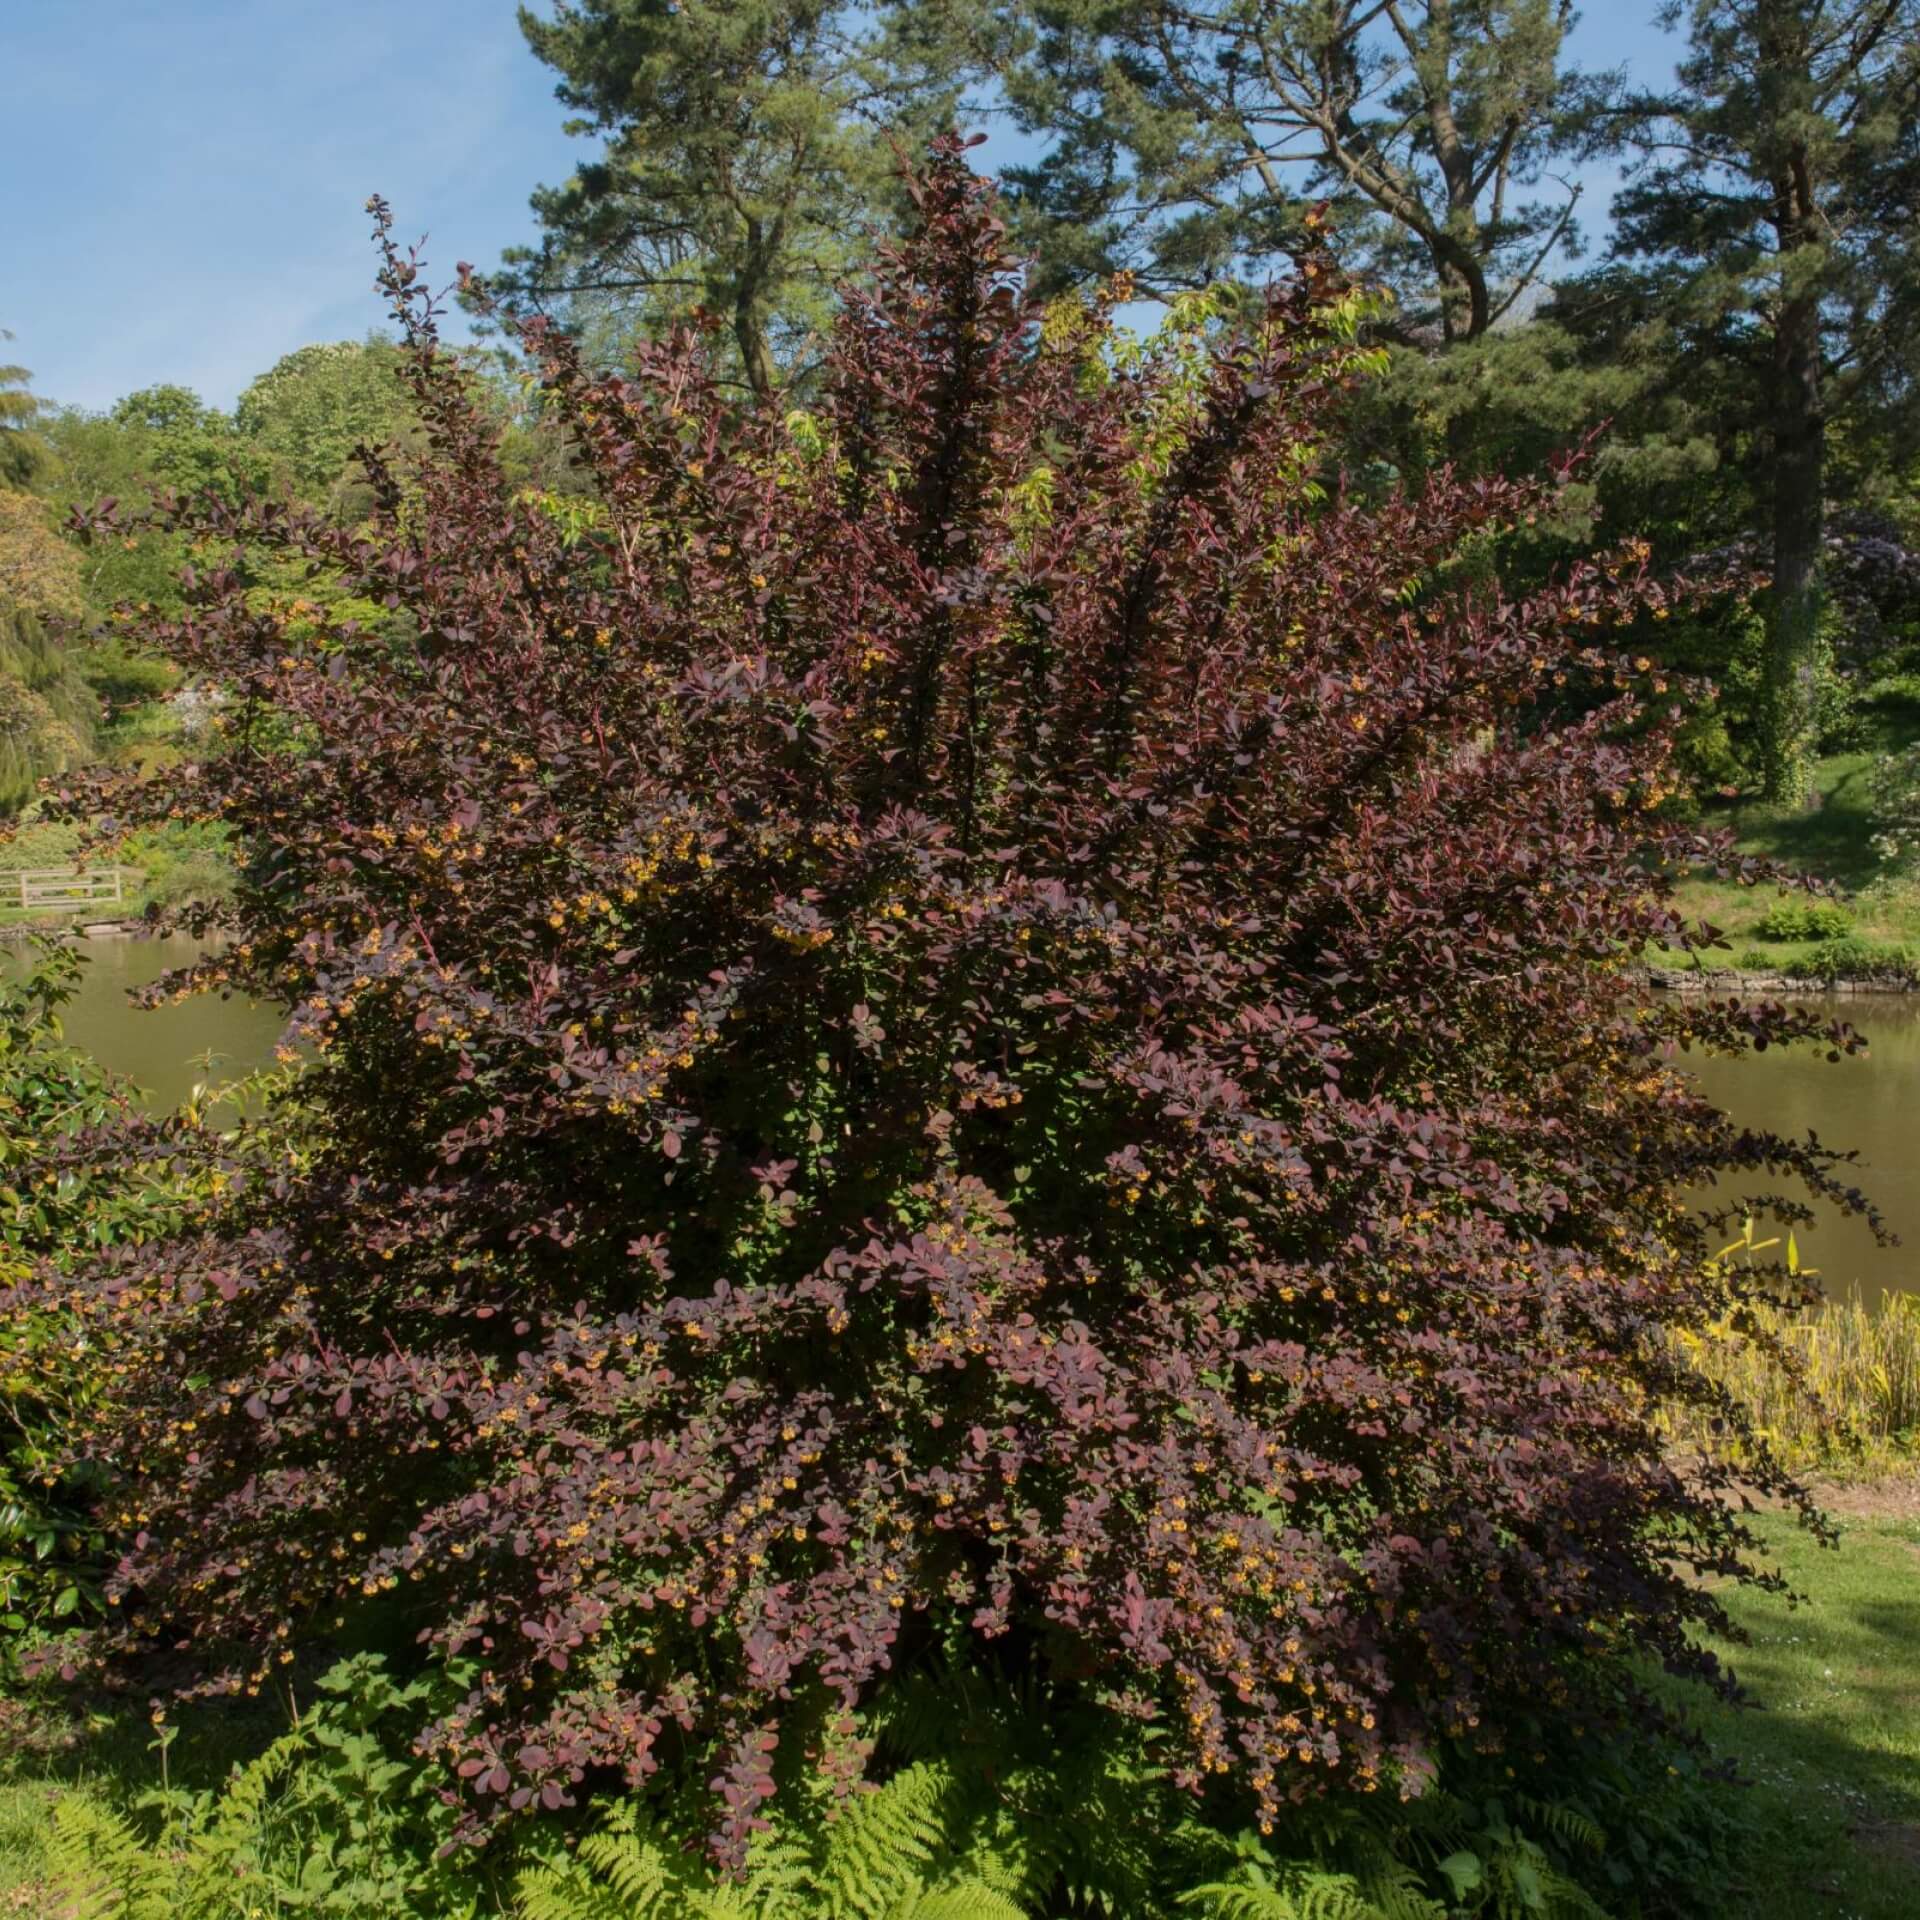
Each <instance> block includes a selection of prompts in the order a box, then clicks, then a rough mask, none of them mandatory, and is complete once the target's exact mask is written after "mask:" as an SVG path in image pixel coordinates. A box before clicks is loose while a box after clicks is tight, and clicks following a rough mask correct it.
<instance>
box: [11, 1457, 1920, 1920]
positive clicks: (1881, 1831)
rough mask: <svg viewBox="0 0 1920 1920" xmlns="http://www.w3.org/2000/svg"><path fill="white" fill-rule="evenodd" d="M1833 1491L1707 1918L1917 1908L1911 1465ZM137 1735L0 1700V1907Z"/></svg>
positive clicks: (1765, 1605) (1760, 1684)
mask: <svg viewBox="0 0 1920 1920" xmlns="http://www.w3.org/2000/svg"><path fill="white" fill-rule="evenodd" d="M1831 1504H1832V1505H1833V1507H1834V1509H1835V1511H1836V1513H1837V1515H1838V1517H1839V1519H1840V1521H1841V1525H1842V1528H1843V1544H1842V1547H1841V1550H1840V1551H1839V1552H1838V1553H1835V1552H1832V1551H1828V1550H1826V1549H1823V1548H1820V1547H1818V1546H1816V1545H1815V1544H1813V1543H1812V1542H1811V1541H1810V1540H1808V1539H1807V1537H1806V1536H1805V1535H1804V1534H1803V1533H1801V1532H1799V1531H1798V1530H1797V1529H1796V1528H1795V1527H1794V1526H1793V1525H1792V1524H1791V1523H1790V1522H1789V1521H1787V1520H1785V1519H1783V1518H1780V1517H1777V1516H1773V1515H1767V1516H1763V1517H1762V1519H1761V1521H1760V1523H1759V1524H1760V1528H1761V1531H1762V1532H1763V1533H1764V1535H1765V1537H1766V1539H1767V1542H1768V1544H1769V1546H1770V1548H1771V1549H1772V1550H1773V1551H1774V1553H1775V1554H1776V1555H1777V1556H1778V1558H1779V1560H1780V1562H1781V1564H1782V1565H1783V1567H1784V1568H1785V1570H1786V1572H1787V1573H1788V1575H1789V1577H1790V1578H1791V1580H1792V1582H1793V1584H1794V1586H1795V1587H1796V1588H1797V1589H1798V1590H1799V1591H1800V1592H1801V1593H1803V1594H1804V1595H1805V1596H1806V1598H1805V1600H1804V1601H1803V1602H1802V1603H1801V1604H1800V1605H1798V1606H1789V1605H1788V1604H1787V1603H1786V1602H1785V1601H1782V1600H1779V1599H1774V1598H1770V1597H1767V1596H1764V1595H1755V1594H1751V1593H1736V1594H1734V1595H1732V1596H1730V1598H1729V1602H1728V1604H1729V1608H1730V1611H1731V1612H1732V1613H1733V1615H1734V1616H1735V1618H1736V1619H1737V1620H1738V1621H1739V1622H1740V1624H1741V1625H1742V1626H1743V1627H1744V1628H1745V1629H1746V1631H1747V1632H1748V1633H1749V1634H1750V1635H1751V1637H1752V1644H1751V1645H1750V1646H1746V1647H1728V1648H1724V1649H1723V1651H1724V1652H1725V1653H1726V1654H1727V1656H1728V1657H1729V1658H1730V1659H1731V1660H1732V1661H1733V1662H1734V1663H1735V1665H1736V1668H1737V1671H1738V1672H1739V1673H1740V1675H1741V1677H1742V1679H1743V1680H1744V1681H1745V1682H1746V1683H1747V1685H1748V1686H1749V1687H1750V1689H1751V1690H1752V1692H1753V1693H1754V1694H1755V1696H1756V1697H1757V1699H1758V1701H1759V1703H1760V1704H1759V1705H1758V1706H1757V1707H1755V1708H1751V1709H1735V1708H1722V1707H1715V1708H1712V1709H1709V1710H1707V1711H1705V1712H1704V1713H1703V1714H1701V1715H1700V1720H1701V1724H1702V1727H1703V1730H1704V1731H1705V1732H1706V1734H1707V1736H1708V1737H1709V1739H1710V1740H1711V1741H1712V1743H1713V1744H1714V1746H1715V1747H1716V1749H1718V1750H1719V1751H1720V1752H1722V1753H1726V1754H1731V1755H1732V1756H1734V1757H1735V1758H1736V1759H1737V1761H1738V1763H1739V1766H1740V1769H1741V1772H1742V1773H1743V1775H1744V1776H1745V1777H1746V1781H1747V1784H1746V1785H1744V1786H1740V1787H1732V1788H1727V1789H1725V1791H1727V1792H1728V1793H1729V1794H1731V1795H1733V1796H1734V1804H1735V1807H1736V1809H1737V1817H1738V1820H1739V1824H1740V1825H1741V1827H1742V1828H1743V1830H1744V1832H1745V1835H1746V1839H1745V1841H1744V1844H1743V1846H1742V1849H1741V1854H1740V1860H1739V1864H1738V1866H1737V1867H1736V1870H1735V1872H1734V1875H1733V1877H1732V1879H1731V1880H1730V1881H1729V1883H1728V1884H1727V1885H1725V1886H1724V1887H1722V1888H1720V1889H1719V1905H1718V1911H1719V1914H1720V1916H1721V1920H1914V1916H1915V1915H1916V1914H1920V1479H1912V1478H1909V1479H1903V1480H1897V1481H1882V1482H1878V1483H1875V1484H1872V1485H1869V1486H1866V1487H1862V1488H1855V1489H1845V1488H1843V1489H1836V1490H1835V1491H1834V1493H1833V1495H1832V1496H1831ZM230 1731H231V1730H230ZM220 1737H221V1736H220V1733H219V1730H218V1729H217V1728H213V1729H210V1730H209V1731H207V1732H205V1733H203V1734H202V1735H201V1736H200V1744H201V1747H202V1750H201V1751H199V1752H195V1751H194V1750H193V1748H192V1747H191V1745H189V1744H187V1743H183V1745H182V1746H181V1747H180V1748H177V1749H176V1750H175V1756H174V1764H175V1769H176V1777H179V1776H180V1775H181V1774H186V1775H188V1776H189V1777H197V1778H199V1779H202V1780H211V1779H213V1778H217V1776H218V1774H219V1772H220V1771H221V1768H222V1767H223V1765H224V1764H225V1763H226V1762H227V1760H229V1759H230V1758H231V1757H232V1752H233V1748H232V1746H231V1745H229V1747H228V1750H227V1752H225V1753H222V1752H219V1751H217V1750H216V1748H215V1747H212V1746H208V1745H207V1744H206V1743H207V1741H209V1740H212V1741H215V1742H217V1741H218V1740H219V1739H220ZM150 1740H151V1729H150V1728H149V1727H147V1726H146V1724H145V1723H144V1721H142V1720H140V1719H138V1718H133V1719H128V1720H120V1721H108V1720H102V1721H100V1722H98V1723H96V1725H95V1726H94V1727H93V1728H92V1729H86V1728H66V1729H63V1728H61V1727H60V1726H59V1725H58V1723H50V1722H49V1721H47V1720H46V1718H45V1717H44V1716H36V1715H33V1714H30V1713H28V1712H27V1711H26V1710H25V1709H23V1708H20V1707H13V1708H9V1707H7V1706H6V1705H5V1703H4V1702H0V1916H4V1915H8V1914H21V1915H33V1916H37V1917H43V1920H52V1916H54V1915H55V1914H56V1913H57V1912H58V1909H57V1908H56V1907H55V1906H54V1904H53V1900H52V1895H51V1893H50V1890H49V1889H48V1887H47V1884H46V1880H45V1875H44V1868H45V1859H44V1852H43V1845H44V1840H43V1836H44V1834H45V1832H46V1828H47V1823H48V1820H49V1817H50V1809H51V1807H52V1805H53V1802H54V1800H55V1798H56V1797H57V1796H58V1795H60V1794H63V1793H93V1794H100V1795H104V1796H107V1797H109V1798H112V1799H114V1800H116V1801H118V1802H120V1803H121V1804H124V1803H125V1802H126V1801H127V1800H128V1799H129V1798H131V1797H132V1796H133V1795H135V1794H137V1793H138V1792H140V1791H142V1790H143V1789H145V1788H148V1787H151V1786H155V1785H157V1784H158V1774H157V1771H156V1765H155V1761H154V1759H153V1756H152V1754H151V1752H150V1750H149V1742H150ZM394 1920H401V1917H400V1916H398V1915H396V1916H395V1917H394Z"/></svg>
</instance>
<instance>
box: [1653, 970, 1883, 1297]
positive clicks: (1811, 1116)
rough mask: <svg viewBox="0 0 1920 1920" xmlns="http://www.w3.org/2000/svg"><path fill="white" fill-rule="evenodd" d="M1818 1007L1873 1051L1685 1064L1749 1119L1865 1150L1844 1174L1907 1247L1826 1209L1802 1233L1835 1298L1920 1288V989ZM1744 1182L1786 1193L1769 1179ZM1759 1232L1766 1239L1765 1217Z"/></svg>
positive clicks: (1710, 1091)
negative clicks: (1883, 1242)
mask: <svg viewBox="0 0 1920 1920" xmlns="http://www.w3.org/2000/svg"><path fill="white" fill-rule="evenodd" d="M1814 1004H1817V1005H1818V1006H1819V1007H1820V1008H1821V1009H1822V1011H1823V1012H1825V1013H1827V1014H1829V1015H1831V1016H1833V1017H1834V1018H1837V1019H1841V1020H1847V1021H1851V1022H1852V1024H1853V1025H1854V1026H1856V1027H1858V1028H1859V1029H1860V1031H1861V1032H1862V1033H1863V1034H1865V1035H1866V1037H1867V1040H1868V1043H1869V1050H1868V1052H1867V1053H1866V1054H1864V1055H1856V1056H1855V1057H1853V1058H1852V1059H1846V1058H1842V1059H1841V1060H1840V1061H1839V1062H1838V1064H1829V1063H1828V1061H1827V1057H1826V1055H1825V1054H1822V1053H1815V1052H1812V1051H1811V1050H1806V1051H1802V1050H1797V1049H1796V1050H1790V1051H1786V1052H1782V1051H1780V1050H1778V1049H1770V1050H1769V1051H1768V1052H1766V1053H1763V1054H1748V1055H1746V1056H1744V1057H1743V1058H1741V1059H1737V1060H1703V1061H1702V1060H1696V1061H1683V1062H1682V1063H1681V1064H1682V1065H1685V1066H1688V1067H1689V1068H1690V1069H1691V1070H1692V1071H1693V1073H1694V1074H1695V1075H1696V1077H1697V1078H1698V1080H1699V1082H1700V1085H1701V1087H1702V1089H1703V1090H1704V1091H1705V1093H1706V1094H1707V1096H1708V1097H1709V1098H1710V1099H1712V1100H1714V1101H1717V1102H1718V1103H1719V1105H1720V1106H1721V1107H1723V1108H1724V1109H1725V1110H1726V1111H1727V1112H1728V1113H1729V1114H1731V1115H1732V1116H1733V1118H1734V1119H1736V1120H1738V1121H1740V1122H1742V1123H1743V1124H1744V1125H1746V1126H1750V1127H1765V1128H1767V1129H1769V1130H1770V1131H1772V1132H1774V1133H1778V1134H1784V1135H1786V1136H1787V1137H1788V1138H1791V1139H1805V1138H1806V1136H1807V1134H1808V1133H1809V1132H1811V1133H1813V1134H1814V1135H1815V1136H1816V1137H1817V1138H1818V1139H1819V1141H1820V1144H1821V1145H1822V1146H1826V1147H1839V1148H1850V1149H1852V1150H1853V1151H1854V1152H1856V1153H1858V1154H1859V1156H1860V1159H1859V1164H1858V1167H1857V1168H1856V1169H1855V1171H1854V1172H1853V1173H1852V1174H1851V1175H1850V1176H1849V1175H1843V1176H1842V1177H1843V1178H1848V1179H1850V1182H1851V1184H1852V1185H1854V1186H1856V1187H1859V1188H1860V1189H1861V1190H1862V1191H1863V1192H1864V1193H1865V1194H1866V1195H1867V1197H1868V1198H1869V1199H1870V1200H1871V1201H1873V1203H1874V1204H1875V1205H1876V1206H1877V1207H1879V1209H1880V1211H1881V1213H1882V1214H1883V1215H1884V1216H1885V1217H1886V1223H1887V1225H1888V1226H1889V1227H1890V1228H1891V1229H1892V1230H1893V1231H1894V1232H1895V1233H1896V1234H1898V1235H1899V1236H1900V1239H1901V1240H1902V1242H1903V1243H1904V1244H1902V1245H1900V1246H1895V1247H1882V1246H1879V1245H1876V1244H1875V1241H1874V1238H1873V1235H1872V1234H1871V1233H1870V1232H1868V1230H1867V1226H1866V1223H1865V1222H1864V1221H1863V1220H1859V1219H1855V1218H1849V1217H1847V1216H1846V1215H1844V1214H1841V1213H1838V1212H1837V1211H1835V1210H1834V1209H1832V1208H1822V1209H1821V1210H1820V1212H1819V1217H1818V1219H1817V1220H1816V1222H1815V1224H1814V1225H1813V1226H1812V1227H1811V1228H1806V1229H1802V1230H1799V1231H1798V1232H1797V1234H1796V1238H1797V1239H1798V1241H1799V1249H1800V1258H1801V1260H1802V1262H1803V1263H1804V1264H1805V1265H1808V1266H1811V1267H1814V1268H1815V1269H1817V1270H1818V1273H1819V1276H1820V1284H1821V1285H1822V1286H1823V1287H1824V1288H1825V1289H1826V1291H1827V1292H1828V1293H1829V1294H1836V1295H1844V1294H1847V1293H1849V1292H1851V1291H1853V1290H1854V1289H1856V1288H1857V1289H1858V1290H1859V1292H1860V1293H1861V1294H1862V1295H1863V1296H1864V1297H1865V1298H1867V1299H1868V1300H1873V1299H1877V1298H1878V1297H1879V1296H1880V1295H1882V1294H1886V1293H1903V1292H1910V1291H1915V1290H1920V994H1892V993H1889V994H1840V995H1835V996H1833V997H1831V998H1828V999H1823V1000H1820V1001H1818V1002H1815V1003H1814ZM1743 1184H1744V1185H1745V1187H1746V1188H1748V1189H1760V1188H1764V1189H1766V1190H1768V1191H1772V1190H1775V1183H1769V1182H1767V1181H1765V1180H1753V1181H1748V1182H1745V1183H1743ZM1768 1231H1771V1229H1769V1230H1768ZM1754 1232H1755V1236H1756V1237H1757V1238H1764V1237H1766V1236H1765V1234H1763V1233H1762V1232H1761V1229H1760V1226H1759V1223H1757V1222H1756V1223H1755V1228H1754ZM1729 1237H1731V1236H1729Z"/></svg>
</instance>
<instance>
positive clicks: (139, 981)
mask: <svg viewBox="0 0 1920 1920" xmlns="http://www.w3.org/2000/svg"><path fill="white" fill-rule="evenodd" d="M80 945H81V949H82V951H83V952H84V953H85V954H86V957H87V966H86V971H85V973H84V974H83V975H82V978H81V985H80V991H79V993H78V995H77V996H76V997H75V998H74V999H73V1001H72V1002H71V1003H70V1004H69V1005H68V1007H67V1010H66V1013H65V1015H64V1016H63V1024H64V1025H65V1028H66V1033H67V1038H68V1039H69V1040H71V1041H72V1042H73V1044H74V1045H75V1046H77V1047H85V1048H86V1050H87V1051H88V1052H89V1053H91V1054H92V1055H93V1057H94V1058H95V1059H96V1060H98V1061H100V1062H101V1063H102V1064H103V1065H104V1066H107V1067H110V1068H111V1069H112V1070H113V1071H114V1072H115V1073H120V1074H124V1075H125V1076H126V1077H127V1078H128V1079H129V1080H131V1081H132V1082H133V1083H134V1085H135V1086H136V1087H138V1088H139V1089H140V1093H141V1097H142V1100H143V1101H144V1103H145V1104H146V1105H147V1106H149V1107H150V1108H152V1109H154V1110H155V1111H156V1112H158V1111H162V1110H164V1109H166V1108H168V1107H176V1106H178V1105H179V1104H180V1102H181V1101H183V1100H185V1099H186V1098H187V1097H188V1096H189V1095H190V1094H191V1093H192V1092H193V1090H194V1088H195V1087H196V1086H201V1085H206V1084H210V1083H212V1082H215V1081H219V1080H231V1079H234V1078H236V1077H237V1076H239V1075H240V1074H243V1073H251V1072H252V1071H253V1070H254V1069H255V1068H256V1067H264V1066H270V1065H272V1063H273V1049H274V1043H275V1042H276V1041H277V1040H278V1039H279V1037H280V1029H281V1027H282V1026H283V1025H284V1024H285V1019H284V1016H283V1015H282V1014H280V1013H279V1012H277V1011H276V1010H275V1009H273V1008H271V1007H263V1006H258V1005H256V1004H254V1002H252V1001H250V1000H241V999H237V998H236V999H229V1000H223V999H221V998H220V996H219V995H218V994H199V995H196V996H195V997H194V998H193V999H191V1000H184V1001H182V1002H181V1003H180V1004H179V1005H178V1006H171V1007H156V1008H154V1009H153V1010H152V1011H151V1012H148V1011H146V1010H144V1009H142V1008H140V1007H136V1006H134V1005H133V1003H132V1002H131V1001H130V1000H129V999H128V998H127V995H128V993H129V992H130V991H131V990H132V989H133V988H135V987H144V986H146V985H147V984H148V982H150V981H153V980H157V979H158V978H159V977H160V976H161V974H163V973H166V972H168V971H169V970H170V969H172V968H174V967H183V966H186V965H187V964H189V963H190V962H191V961H192V960H193V959H195V958H196V957H197V956H198V955H199V954H200V953H201V952H202V951H203V949H202V948H201V947H200V946H199V945H198V944H197V943H196V942H194V941H192V940H188V939H184V938H172V939H166V940H140V939H135V938H133V937H132V936H130V935H113V936H110V937H105V938H101V939H98V940H83V941H82V942H81V943H80ZM26 965H27V958H26V950H25V949H24V948H20V947H9V948H6V949H4V950H0V966H4V967H5V968H6V970H7V971H8V972H9V973H17V972H19V971H20V970H21V969H22V968H24V967H25V966H26Z"/></svg>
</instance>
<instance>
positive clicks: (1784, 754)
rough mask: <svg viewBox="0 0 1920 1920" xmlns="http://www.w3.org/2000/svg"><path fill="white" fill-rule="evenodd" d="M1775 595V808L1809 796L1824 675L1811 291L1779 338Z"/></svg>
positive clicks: (1768, 756)
mask: <svg viewBox="0 0 1920 1920" xmlns="http://www.w3.org/2000/svg"><path fill="white" fill-rule="evenodd" d="M1774 368H1775V375H1776V379H1775V386H1774V410H1773V417H1774V433H1773V449H1774V474H1773V595H1772V599H1771V602H1770V603H1769V607H1768V614H1767V656H1766V673H1767V680H1766V702H1765V708H1764V712H1765V728H1766V731H1765V734H1764V737H1763V740H1762V754H1763V761H1762V778H1763V781H1764V792H1765V794H1766V797H1767V799H1768V800H1770V801H1774V802H1776V803H1778V804H1781V805H1787V806H1799V805H1803V804H1804V803H1805V802H1806V800H1807V798H1808V796H1809V794H1810V793H1811V790H1812V783H1813V757H1814V749H1815V745H1816V740H1815V726H1816V719H1815V712H1816V706H1817V701H1818V693H1819V676H1820V538H1821V530H1822V523H1823V517H1824V512H1825V503H1824V491H1825V487H1824V482H1825V465H1826V425H1825V421H1824V419H1823V418H1822V415H1821V409H1820V309H1819V296H1818V294H1817V292H1815V291H1813V290H1811V289H1809V290H1807V291H1806V292H1804V293H1802V294H1800V295H1799V296H1798V297H1797V298H1795V299H1793V300H1791V301H1790V302H1789V303H1788V304H1787V307H1786V309H1785V311H1784V312H1783V313H1782V315H1781V317H1780V324H1779V327H1778V329H1777V331H1776V333H1775V335H1774Z"/></svg>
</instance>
